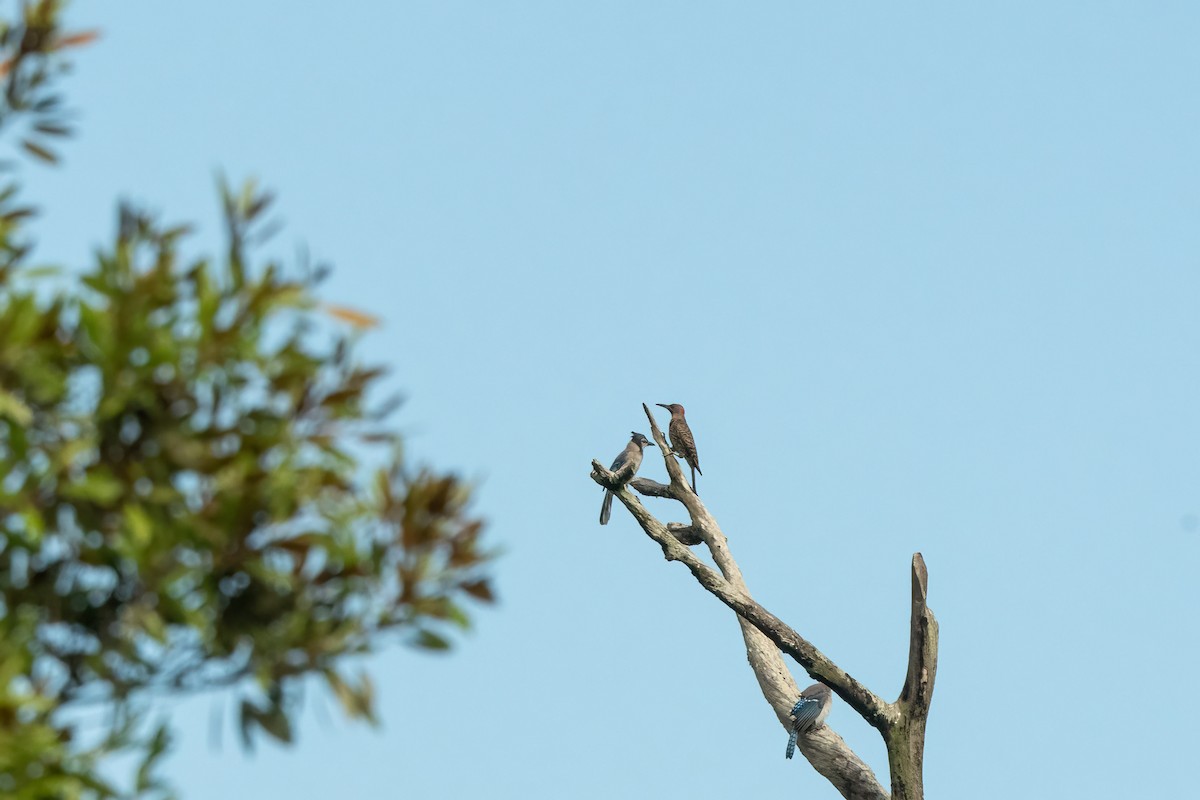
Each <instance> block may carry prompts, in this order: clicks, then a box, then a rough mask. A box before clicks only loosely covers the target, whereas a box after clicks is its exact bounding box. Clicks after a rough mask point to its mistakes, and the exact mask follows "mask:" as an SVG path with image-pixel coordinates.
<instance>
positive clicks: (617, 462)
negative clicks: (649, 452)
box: [600, 431, 654, 525]
mask: <svg viewBox="0 0 1200 800" xmlns="http://www.w3.org/2000/svg"><path fill="white" fill-rule="evenodd" d="M631 436H632V437H633V438H632V439H630V440H629V444H627V445H625V449H624V450H622V451H621V452H620V453H618V454H617V457H616V458H615V459H613V463H612V466H611V467H609V469H611V470H612V471H613V472H620V471H621V470H622V469H626V468H628V467H630V466H632V467H633V469H631V470H629V477H630V478H632V477H633V476H634V475H636V474H637V471H638V467H640V466H641V465H642V450H643V449H644V448H646V447H654V442H652V441H650V440H649V439H647V438H646V437H645V436H642V435H641V434H640V433H638V432H637V431H634V432H633V433H632V434H631ZM612 499H613V493H612V492H610V491H609V490H608V489H605V490H604V505H602V506H600V524H601V525H607V524H608V517H609V515H610V514H612Z"/></svg>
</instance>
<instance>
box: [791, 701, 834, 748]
mask: <svg viewBox="0 0 1200 800" xmlns="http://www.w3.org/2000/svg"><path fill="white" fill-rule="evenodd" d="M832 705H833V692H832V691H830V689H829V687H828V686H826V685H825V684H823V683H814V684H813V685H812V686H810V687H808V688H807V689H805V690H804V691H803V692H801V693H800V699H799V700H797V701H796V705H794V706H792V732H791V733H790V734H788V744H787V757H788V758H791V757H792V754H794V753H795V752H796V739H797V738H799V736H800V734H802V733H807V732H808V731H812V730H816V729H817V728H819V727H821V726H822V725H824V724H825V718H826V717H828V716H829V707H830V706H832Z"/></svg>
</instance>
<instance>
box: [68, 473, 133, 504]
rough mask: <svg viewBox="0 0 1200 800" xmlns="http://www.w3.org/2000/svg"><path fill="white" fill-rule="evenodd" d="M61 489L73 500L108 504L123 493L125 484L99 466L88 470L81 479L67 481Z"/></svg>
mask: <svg viewBox="0 0 1200 800" xmlns="http://www.w3.org/2000/svg"><path fill="white" fill-rule="evenodd" d="M62 491H63V494H64V495H66V496H67V497H69V498H71V499H73V500H90V501H92V502H93V503H99V504H100V505H110V504H111V503H112V502H113V501H115V500H116V499H117V498H118V497H120V496H121V495H122V494H123V493H124V491H125V484H123V483H121V481H119V480H117V479H116V478H115V477H114V476H113V474H112V473H111V472H109V471H108V470H107V469H106V468H104V467H99V468H96V469H93V470H91V471H90V472H88V473H87V474H86V475H85V476H84V478H83V480H81V481H76V482H74V483H68V484H67V485H66V486H64V487H63V489H62Z"/></svg>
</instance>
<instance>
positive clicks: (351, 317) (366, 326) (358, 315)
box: [324, 303, 379, 331]
mask: <svg viewBox="0 0 1200 800" xmlns="http://www.w3.org/2000/svg"><path fill="white" fill-rule="evenodd" d="M324 308H325V311H326V312H328V313H329V316H331V317H335V318H337V319H340V320H341V321H342V322H348V323H350V324H351V325H353V326H354V327H356V328H358V329H359V330H364V331H365V330H370V329H371V328H377V327H379V317H373V316H371V315H370V314H365V313H363V312H362V311H356V310H355V309H353V308H346V307H345V306H338V305H334V304H333V303H325V304H324Z"/></svg>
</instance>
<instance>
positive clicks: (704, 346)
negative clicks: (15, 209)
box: [29, 0, 1200, 800]
mask: <svg viewBox="0 0 1200 800" xmlns="http://www.w3.org/2000/svg"><path fill="white" fill-rule="evenodd" d="M747 5H748V4H740V3H705V2H687V3H683V2H674V3H667V2H661V3H620V2H611V3H590V4H583V3H556V2H510V3H461V2H422V3H374V4H363V5H362V6H357V7H355V8H354V10H352V11H347V10H342V9H341V8H340V7H339V6H337V5H336V4H324V5H321V6H314V7H311V8H309V7H302V5H301V4H296V3H287V2H282V0H277V1H275V2H267V1H266V0H262V1H260V2H232V1H231V0H220V1H217V0H214V2H210V3H204V4H183V5H181V4H174V3H170V4H168V3H158V2H150V0H126V2H123V3H110V4H82V3H80V4H77V5H76V6H75V8H74V10H73V15H72V18H73V19H74V20H75V21H76V27H91V26H99V27H101V28H102V29H103V32H104V38H103V39H102V40H101V41H100V42H99V43H97V44H96V45H95V46H93V47H91V48H89V49H88V50H86V51H84V52H81V53H80V55H79V59H78V67H79V68H78V70H77V73H76V74H75V75H74V76H73V77H72V78H71V79H70V82H69V84H68V89H69V94H70V95H71V97H72V98H73V100H74V102H75V105H76V107H77V108H78V109H79V110H80V123H81V135H80V137H79V138H78V139H77V140H75V141H73V142H71V143H70V144H69V145H68V146H67V147H66V149H65V155H66V161H65V165H64V166H63V167H62V168H60V169H56V170H47V169H43V168H34V170H33V171H32V172H31V173H30V175H29V178H30V180H29V194H30V195H31V196H32V197H33V198H34V199H36V200H37V201H38V202H40V203H41V204H42V205H43V206H44V207H45V211H46V213H45V215H44V217H43V218H42V219H41V220H40V221H39V223H38V224H39V232H40V234H41V235H42V237H43V248H42V251H41V254H42V255H43V256H45V257H46V258H48V259H52V260H57V261H61V262H65V263H68V264H73V265H78V264H83V263H86V262H87V260H88V258H89V254H90V253H91V251H92V249H93V248H94V246H95V245H97V244H98V243H99V242H100V241H102V240H103V239H105V238H106V237H107V236H108V235H109V232H110V231H111V228H112V225H113V220H114V213H115V212H114V205H115V200H116V199H117V198H118V197H131V198H134V199H137V200H141V201H143V202H146V203H148V204H150V205H151V206H153V207H155V208H158V209H161V210H162V211H163V213H164V215H165V216H167V217H169V218H172V219H180V220H183V219H188V220H197V221H198V222H199V224H200V233H199V235H198V237H197V239H196V245H197V247H199V246H201V245H204V246H206V247H214V246H216V245H217V243H218V242H219V225H218V224H217V216H216V202H215V196H214V192H213V176H214V174H215V172H216V170H218V169H221V170H224V171H225V172H226V173H227V174H228V175H230V176H231V177H234V178H240V177H244V176H248V175H255V176H257V177H259V178H260V179H261V180H262V181H263V182H264V183H266V184H268V185H270V186H272V187H274V188H276V189H277V190H278V191H279V193H280V197H281V200H280V206H279V208H280V211H281V212H282V216H283V217H284V218H285V219H286V221H287V223H288V227H287V228H286V230H285V232H284V234H283V235H282V236H281V237H280V238H279V239H278V240H277V241H276V243H275V245H274V246H275V247H276V248H277V249H279V250H280V251H281V252H284V253H291V252H293V249H294V247H295V246H296V245H297V244H298V243H301V242H303V243H306V244H307V245H308V246H309V247H310V248H311V249H312V251H313V252H314V253H315V254H316V255H318V256H321V257H324V258H328V259H330V260H332V261H333V262H334V263H335V264H336V272H335V274H334V277H333V278H332V279H331V280H330V282H329V283H328V284H327V285H326V289H327V291H326V298H327V299H329V300H331V301H335V302H339V303H344V304H346V305H351V306H354V307H358V308H362V309H364V310H367V311H370V312H371V313H374V314H377V315H379V316H380V317H382V318H383V319H384V320H385V326H384V327H383V329H382V330H381V331H379V332H377V333H375V334H373V335H372V336H371V337H370V338H369V339H368V341H367V343H366V346H365V350H364V353H365V355H366V356H368V357H370V358H373V359H375V360H380V361H383V362H386V363H387V364H389V365H390V366H391V367H393V369H394V375H395V377H394V381H395V384H394V385H395V387H396V388H399V389H402V390H404V391H405V392H406V393H407V394H408V397H409V402H408V403H407V405H406V406H405V407H404V409H403V410H402V412H401V414H400V416H399V424H400V425H401V426H402V427H403V429H404V430H405V431H407V432H409V434H410V440H409V444H410V451H411V452H412V453H413V454H414V455H415V456H417V457H419V458H423V459H428V460H431V461H433V462H434V463H436V464H438V465H440V466H443V467H453V468H455V469H457V470H460V471H462V472H463V473H465V474H467V475H469V476H471V477H473V478H474V479H476V480H478V482H479V491H478V506H477V507H478V509H479V511H480V512H482V513H483V514H485V515H486V516H487V518H488V519H489V520H490V523H491V524H490V537H491V541H492V542H493V543H494V544H496V545H500V546H503V547H504V548H505V549H506V551H507V555H506V557H505V558H504V559H503V561H502V562H501V563H500V564H499V565H498V568H497V573H498V585H499V589H500V593H501V597H502V602H501V603H500V605H499V607H498V608H497V609H496V610H495V611H484V612H481V613H480V614H478V617H477V622H478V625H477V630H476V631H475V632H474V633H473V634H472V635H470V636H469V637H468V638H467V639H466V640H465V641H464V642H463V643H462V645H461V647H459V648H458V649H457V650H456V652H455V653H454V654H453V655H451V656H449V657H444V658H440V657H430V656H427V655H422V654H418V653H413V652H410V651H406V650H402V649H399V648H391V649H389V650H388V651H386V652H385V653H383V654H381V655H379V656H378V657H374V658H372V659H370V660H369V662H368V667H369V669H370V671H371V673H372V674H373V675H374V677H375V678H376V681H377V684H378V693H379V703H380V711H381V714H382V717H383V720H384V724H383V726H382V728H381V729H379V730H372V729H369V728H366V727H360V726H355V725H351V724H348V723H346V722H344V721H343V720H342V719H341V718H340V716H339V714H338V712H337V711H336V710H335V709H334V704H333V703H332V702H331V701H328V700H326V699H324V698H323V697H320V696H319V695H314V696H312V698H311V699H310V702H309V705H308V708H307V710H306V711H305V714H304V717H303V723H302V725H301V734H300V741H299V743H298V744H297V745H296V746H294V747H291V748H280V747H275V746H271V745H266V746H263V747H260V748H259V749H258V750H257V752H256V753H255V754H254V755H252V756H248V755H244V754H242V753H241V752H240V751H239V750H238V747H237V740H236V736H235V735H233V733H232V727H231V723H230V716H229V714H228V713H226V715H225V718H224V726H225V727H224V729H225V736H224V737H223V744H222V745H221V746H220V747H219V748H214V747H213V746H212V745H211V743H210V738H211V737H210V733H209V731H210V727H211V722H210V718H211V716H212V709H213V708H214V707H222V704H221V702H220V701H217V700H212V699H204V698H201V699H195V700H190V701H188V702H185V703H182V704H179V705H175V706H170V708H172V709H173V711H174V714H175V718H176V721H177V724H178V728H179V730H180V731H181V740H180V742H179V744H178V747H177V749H176V751H175V753H174V754H173V756H172V757H171V759H170V761H169V762H168V764H167V772H168V774H169V775H170V776H171V778H172V779H173V780H174V781H175V782H176V783H177V784H178V785H179V786H180V787H181V788H182V789H183V790H184V796H185V798H188V799H189V800H218V799H220V800H225V799H226V798H230V797H235V798H236V797H256V798H323V797H330V796H367V797H374V796H393V795H396V796H400V795H403V796H408V797H439V798H442V797H445V798H454V797H467V796H488V797H495V798H510V797H511V798H526V797H547V798H550V797H554V798H557V797H573V798H585V799H586V798H608V797H613V796H620V797H663V796H666V797H689V798H694V799H696V800H700V799H702V798H727V797H732V796H743V795H744V796H758V795H766V794H768V793H773V792H788V793H794V795H793V796H804V797H835V796H836V794H835V793H834V792H833V790H832V789H831V788H830V787H829V786H828V784H826V783H825V782H824V781H823V779H821V778H820V777H819V776H817V775H816V774H815V773H813V772H812V770H811V769H810V768H809V767H808V766H807V765H806V764H805V763H804V762H802V761H793V762H788V761H785V760H784V759H783V749H784V744H785V740H786V735H785V733H784V732H783V730H782V729H781V728H780V727H779V725H778V723H777V722H776V721H775V719H774V717H773V715H772V713H771V711H770V709H769V708H768V707H767V706H766V704H765V703H764V702H763V701H762V699H761V696H760V695H759V694H758V690H757V688H756V684H755V682H754V679H753V676H752V675H751V673H750V671H749V669H748V667H747V666H746V664H745V658H744V653H743V650H742V646H741V641H740V637H739V635H738V630H737V626H736V624H735V623H734V620H733V618H732V617H731V615H730V612H728V611H727V609H725V608H724V607H723V606H721V605H720V604H719V603H717V602H716V601H715V600H714V599H712V598H711V597H709V596H708V595H707V594H705V593H704V592H703V591H702V590H701V589H700V588H699V587H698V586H697V585H696V584H695V583H694V581H693V580H692V579H691V577H690V576H689V575H688V574H687V573H686V571H685V570H683V569H682V568H681V567H680V566H679V565H676V564H667V563H665V562H664V561H663V560H662V558H661V554H660V552H659V550H658V548H657V547H656V546H655V545H654V544H653V543H652V542H650V540H648V539H647V538H646V537H645V536H644V535H643V534H642V533H641V532H640V531H639V530H638V529H637V528H636V526H635V525H634V524H633V522H632V521H631V519H630V518H629V516H628V514H627V513H626V512H625V511H624V510H623V509H621V508H617V509H615V511H614V519H613V522H612V523H611V524H610V525H609V526H608V527H607V528H603V529H602V528H600V527H599V526H598V525H597V524H596V516H597V514H598V512H599V505H600V501H601V493H600V490H599V489H598V488H597V487H596V486H595V485H594V484H593V483H592V482H591V481H590V480H589V479H588V471H589V466H588V465H589V462H590V460H591V459H592V458H600V459H602V460H605V461H607V460H609V459H611V458H612V457H613V456H614V455H615V454H616V453H617V451H619V450H620V448H621V447H622V446H623V444H624V442H625V440H626V439H627V437H628V434H629V431H631V430H640V431H642V432H647V433H648V431H647V430H646V424H645V419H644V417H643V415H642V412H641V409H640V404H641V403H642V402H648V403H655V402H680V403H683V404H685V405H686V406H687V408H688V415H689V418H690V419H691V421H692V426H693V429H694V431H695V433H696V438H697V443H698V446H699V450H700V454H701V459H702V465H703V467H704V470H705V474H704V476H703V477H702V478H701V479H700V489H701V492H702V494H703V497H704V499H705V501H706V503H707V504H708V506H709V508H710V509H711V510H712V511H713V513H714V514H715V515H716V516H717V517H718V519H719V520H720V521H721V523H722V526H723V528H724V530H725V532H726V533H727V534H728V535H729V537H730V545H731V548H732V550H733V552H734V554H735V556H736V557H737V558H738V559H739V561H740V563H741V566H742V569H743V571H744V573H745V575H746V579H747V581H748V583H749V585H750V588H751V590H752V591H753V592H754V593H755V595H756V597H757V598H758V599H759V600H760V602H762V603H763V604H764V605H766V606H767V607H768V608H770V609H771V610H772V611H773V612H775V613H777V614H778V615H780V616H782V617H783V618H784V619H786V620H788V621H789V622H790V623H791V624H792V625H793V626H794V627H796V628H797V629H798V630H800V631H801V632H802V633H804V634H805V635H806V636H808V637H809V638H810V639H811V640H812V641H813V642H814V643H815V644H817V645H818V646H819V647H820V648H821V649H822V650H824V652H825V653H827V654H828V655H830V656H831V657H833V658H834V659H835V660H836V661H838V663H839V664H840V665H841V666H843V667H844V668H845V669H847V670H849V671H850V672H851V673H852V674H853V675H855V676H856V677H857V678H859V679H860V680H862V681H864V682H865V683H866V684H867V685H869V686H871V687H872V688H873V689H874V690H875V691H877V692H878V693H879V694H881V695H884V696H885V697H888V698H891V697H894V696H895V694H896V693H897V692H898V691H899V688H900V684H901V681H902V680H903V677H904V670H905V658H906V647H907V637H908V633H907V614H908V611H907V605H906V602H907V596H908V580H909V576H908V563H909V559H910V557H911V554H912V553H913V552H914V551H918V550H919V551H921V552H922V553H924V555H925V558H926V560H927V562H928V564H929V570H930V604H931V606H932V608H933V609H934V610H935V612H936V613H937V615H938V618H939V620H940V622H941V630H942V640H941V661H940V666H939V672H938V682H937V688H936V692H935V697H934V706H933V711H932V715H931V719H930V724H929V738H928V744H927V750H926V761H925V768H926V784H927V787H928V790H929V796H930V797H951V796H967V797H972V798H978V799H981V800H986V798H993V797H994V798H1001V797H1004V798H1007V797H1013V796H1030V797H1068V796H1070V797H1085V796H1086V797H1093V798H1126V797H1130V796H1142V797H1151V796H1154V797H1159V796H1184V795H1186V794H1189V793H1190V791H1189V790H1188V789H1187V787H1189V786H1192V787H1193V790H1192V791H1194V786H1195V779H1194V776H1193V770H1192V768H1191V764H1192V762H1193V756H1194V751H1195V749H1196V746H1197V744H1198V741H1197V738H1196V734H1195V725H1194V721H1193V719H1192V717H1193V714H1192V712H1191V710H1190V709H1189V708H1188V707H1186V706H1184V705H1182V698H1184V697H1186V696H1187V689H1186V688H1181V686H1182V687H1186V686H1187V682H1188V681H1190V680H1194V679H1195V678H1196V676H1197V672H1196V666H1195V665H1196V663H1197V661H1200V582H1198V581H1197V579H1196V571H1197V567H1198V566H1200V563H1198V562H1200V531H1197V530H1196V524H1195V519H1196V517H1195V515H1196V514H1198V513H1200V460H1198V459H1200V446H1198V444H1200V415H1198V414H1197V410H1198V405H1200V404H1198V394H1200V364H1198V359H1200V355H1198V354H1200V316H1198V314H1200V226H1197V222H1196V221H1197V219H1198V218H1200V216H1198V215H1200V144H1198V143H1197V142H1198V140H1197V131H1198V130H1200V103H1197V99H1196V98H1197V97H1198V96H1200V49H1198V48H1197V47H1196V45H1195V43H1196V41H1197V40H1200V7H1197V6H1196V5H1195V4H1194V3H1183V2H1177V3H1167V2H1162V3H1128V2H1124V3H1123V2H1100V3H1057V4H1046V3H1008V4H1004V5H1003V7H1000V6H984V5H983V4H961V3H916V4H912V3H909V4H904V5H903V6H894V7H892V6H889V7H880V6H879V5H878V4H862V3H845V4H836V8H835V7H828V6H825V5H821V6H818V5H817V4H800V3H766V2H764V3H756V4H753V6H752V7H750V8H748V7H747ZM660 419H665V417H660ZM643 472H644V474H647V475H649V476H651V477H659V478H661V477H662V476H663V475H664V473H665V470H664V468H663V465H662V462H661V460H658V459H655V458H650V459H647V462H646V466H645V468H644V470H643ZM651 504H652V508H653V509H654V510H655V511H656V512H657V513H658V514H659V515H660V516H661V517H663V518H664V519H679V518H680V516H679V514H680V512H679V510H678V509H675V508H672V507H670V506H669V505H667V504H666V503H665V502H663V501H651ZM799 679H800V680H801V682H802V683H804V682H805V681H804V678H803V676H800V678H799ZM226 711H227V712H228V708H226ZM829 724H830V725H832V726H833V727H834V729H836V730H837V731H838V732H839V733H841V734H842V735H843V736H844V737H845V738H846V739H847V741H848V742H850V744H851V745H852V746H853V747H854V748H855V749H856V750H857V751H858V752H859V753H860V755H862V756H863V757H864V758H866V759H868V760H869V761H870V763H871V764H872V765H873V766H874V767H875V769H876V772H877V774H879V775H880V776H881V777H882V778H886V774H887V767H886V761H885V758H884V752H883V748H882V745H881V743H880V741H879V740H878V737H877V735H876V734H875V733H874V732H873V731H872V730H871V729H869V728H868V727H867V726H866V724H865V723H863V722H862V721H861V720H858V719H857V718H856V717H855V716H854V715H853V714H852V713H851V712H850V711H849V710H848V709H847V708H846V707H845V705H844V704H841V703H839V704H837V705H836V706H835V708H834V710H833V713H832V715H831V717H830V719H829Z"/></svg>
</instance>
